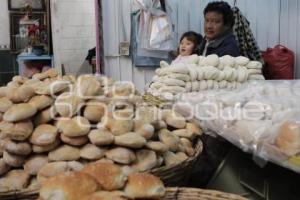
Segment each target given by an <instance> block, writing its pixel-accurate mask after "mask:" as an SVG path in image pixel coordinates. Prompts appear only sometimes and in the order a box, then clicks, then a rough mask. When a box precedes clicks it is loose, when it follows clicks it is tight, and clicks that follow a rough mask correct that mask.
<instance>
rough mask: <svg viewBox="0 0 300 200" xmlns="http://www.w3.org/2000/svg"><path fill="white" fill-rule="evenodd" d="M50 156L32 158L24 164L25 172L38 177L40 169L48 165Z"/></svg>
mask: <svg viewBox="0 0 300 200" xmlns="http://www.w3.org/2000/svg"><path fill="white" fill-rule="evenodd" d="M48 162H49V161H48V156H46V155H35V156H32V157H30V158H29V159H28V160H27V161H26V162H25V164H24V171H25V172H27V173H28V174H30V175H33V176H36V175H37V174H38V172H39V171H40V169H41V168H42V167H44V166H45V165H46V164H48Z"/></svg>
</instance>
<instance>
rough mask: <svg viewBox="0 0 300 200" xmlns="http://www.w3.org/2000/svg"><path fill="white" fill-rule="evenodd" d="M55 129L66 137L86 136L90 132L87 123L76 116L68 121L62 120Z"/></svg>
mask: <svg viewBox="0 0 300 200" xmlns="http://www.w3.org/2000/svg"><path fill="white" fill-rule="evenodd" d="M57 127H58V129H59V130H61V132H62V133H63V134H64V135H65V136H68V137H80V136H86V135H87V134H88V133H89V131H90V123H89V121H88V120H87V119H86V118H84V117H80V116H76V117H74V118H72V119H69V120H63V121H62V123H60V124H59V125H58V126H57Z"/></svg>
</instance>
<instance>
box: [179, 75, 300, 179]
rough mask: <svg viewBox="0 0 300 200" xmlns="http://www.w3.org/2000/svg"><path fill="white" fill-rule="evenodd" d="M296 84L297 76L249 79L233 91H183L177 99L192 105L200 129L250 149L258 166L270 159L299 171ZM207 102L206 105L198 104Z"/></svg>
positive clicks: (299, 112)
mask: <svg viewBox="0 0 300 200" xmlns="http://www.w3.org/2000/svg"><path fill="white" fill-rule="evenodd" d="M299 85H300V80H293V81H259V82H250V83H248V84H245V85H244V86H243V87H242V88H241V89H239V90H236V91H224V90H219V91H216V90H215V91H207V92H205V93H201V94H198V95H197V94H185V96H184V97H183V98H182V99H181V101H182V102H185V103H187V102H189V103H190V105H192V106H193V107H194V108H195V109H194V118H196V119H197V120H199V121H200V124H201V126H202V128H203V129H204V130H209V131H213V132H215V133H217V134H218V135H220V136H221V137H223V138H225V139H227V140H228V141H230V142H231V143H233V144H234V145H236V146H238V147H239V148H241V149H242V150H244V151H246V152H249V153H252V154H253V158H254V161H256V162H258V164H259V165H260V166H263V165H264V164H265V162H264V160H265V161H271V162H273V163H276V164H278V165H281V166H283V167H286V168H288V169H291V170H294V171H296V172H298V173H300V104H299V100H300V96H299V93H300V91H299V90H300V87H299ZM207 102H209V103H210V104H211V106H210V107H209V108H207V107H204V106H203V107H201V106H199V105H203V104H204V103H205V104H207ZM212 105H215V107H213V106H212ZM212 108H214V109H212ZM212 110H213V111H214V112H212ZM199 113H200V115H201V117H199V116H200V115H199ZM203 113H205V114H207V113H209V114H211V113H214V118H212V119H209V118H207V119H205V117H203V116H205V115H203ZM257 158H261V159H257Z"/></svg>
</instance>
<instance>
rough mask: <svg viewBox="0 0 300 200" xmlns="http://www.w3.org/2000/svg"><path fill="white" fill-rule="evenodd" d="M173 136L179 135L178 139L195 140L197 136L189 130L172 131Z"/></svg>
mask: <svg viewBox="0 0 300 200" xmlns="http://www.w3.org/2000/svg"><path fill="white" fill-rule="evenodd" d="M172 134H174V135H177V136H178V137H183V138H188V139H190V140H193V139H194V138H195V137H196V134H195V133H193V132H192V131H189V130H187V129H177V130H174V131H172Z"/></svg>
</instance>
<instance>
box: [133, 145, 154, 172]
mask: <svg viewBox="0 0 300 200" xmlns="http://www.w3.org/2000/svg"><path fill="white" fill-rule="evenodd" d="M156 165H157V160H156V153H155V152H154V151H150V150H144V149H142V150H139V151H137V152H136V160H135V162H134V163H133V168H134V169H137V170H138V171H140V172H144V171H148V170H150V169H152V168H154V167H155V166H156Z"/></svg>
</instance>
